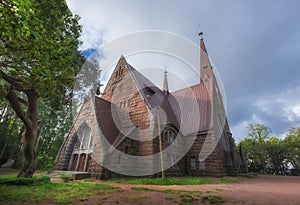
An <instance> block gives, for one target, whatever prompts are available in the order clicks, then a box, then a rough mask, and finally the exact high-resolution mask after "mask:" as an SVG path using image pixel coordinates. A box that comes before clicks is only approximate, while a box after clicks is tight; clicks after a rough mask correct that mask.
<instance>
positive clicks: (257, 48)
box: [67, 0, 300, 141]
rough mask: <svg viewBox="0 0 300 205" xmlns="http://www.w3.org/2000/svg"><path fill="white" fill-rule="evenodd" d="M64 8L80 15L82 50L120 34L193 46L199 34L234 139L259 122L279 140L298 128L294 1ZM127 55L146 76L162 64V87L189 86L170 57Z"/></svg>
mask: <svg viewBox="0 0 300 205" xmlns="http://www.w3.org/2000/svg"><path fill="white" fill-rule="evenodd" d="M67 3H68V5H69V8H70V9H71V11H72V12H73V13H74V14H78V15H79V16H80V17H81V20H80V24H81V25H82V26H83V32H82V36H81V41H82V45H80V49H81V50H82V51H84V50H89V49H97V48H99V47H101V46H105V45H108V44H109V45H111V44H112V43H110V42H112V41H114V42H116V39H117V40H118V39H122V37H123V36H124V35H130V34H132V33H135V32H138V33H139V32H144V31H161V32H166V33H169V34H171V36H173V34H175V35H178V36H180V37H182V39H184V40H187V42H190V43H191V44H193V45H194V46H196V48H197V46H198V45H199V36H198V33H199V32H200V31H202V32H203V33H204V41H205V45H206V49H207V51H208V55H209V56H210V59H211V60H212V62H213V64H214V65H215V67H216V70H217V71H218V75H219V76H220V78H221V79H222V83H223V87H224V90H225V94H226V102H227V103H226V108H227V109H226V110H227V117H228V121H229V124H230V128H231V132H232V133H233V137H234V138H235V140H236V141H240V140H241V139H243V138H244V137H246V136H247V132H248V130H247V125H248V124H249V123H263V124H265V125H267V126H268V127H270V128H271V129H272V133H271V135H275V136H277V137H281V138H282V137H284V136H285V135H286V134H287V133H288V131H289V128H291V127H299V126H300V79H299V78H300V66H299V65H300V40H299V37H300V18H299V8H300V1H297V0H290V1H286V0H276V1H274V0H273V1H271V0H252V1H243V0H226V1H217V0H189V1H183V0H181V1H180V0H165V1H159V0H152V1H147V0H127V1H121V0H109V1H108V0H106V1H104V0H85V1H78V0H67ZM150 39H151V38H150ZM175 43H176V41H175ZM146 46H147V45H143V46H142V47H146ZM192 50H193V49H192ZM197 52H199V51H197V49H196V51H195V52H194V50H193V53H197ZM118 55H119V54H118ZM134 56H135V58H132V59H130V58H129V59H128V61H129V63H130V64H132V65H133V66H134V67H135V68H136V69H137V70H139V67H141V65H144V68H148V71H149V68H150V70H151V67H159V68H163V67H165V66H167V69H168V72H169V73H170V75H171V76H170V77H171V79H169V82H170V81H171V83H170V84H172V82H173V84H172V85H170V87H172V86H175V85H174V81H172V73H173V74H174V73H175V74H177V76H178V75H181V76H185V78H184V82H188V83H190V84H193V83H194V81H195V78H194V77H193V75H194V74H193V73H192V72H185V71H186V70H188V69H187V68H185V66H186V65H184V63H182V61H181V62H176V61H178V59H175V60H174V58H172V57H166V58H165V59H163V58H161V55H158V54H157V53H149V54H148V55H140V54H137V55H134ZM154 62H155V63H154ZM151 63H152V64H151ZM100 64H101V62H100ZM146 65H147V66H146ZM180 68H181V69H180ZM146 70H147V69H146ZM158 75H159V74H157V75H156V74H153V73H151V72H150V73H149V72H148V74H147V72H146V76H147V77H149V78H151V77H152V78H151V80H152V81H154V82H155V81H157V82H159V81H162V77H158ZM103 78H104V80H105V76H104V77H103ZM155 83H156V82H155ZM158 84H159V83H158ZM175 84H176V83H175ZM171 89H172V88H171ZM173 89H175V88H173Z"/></svg>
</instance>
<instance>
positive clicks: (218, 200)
mask: <svg viewBox="0 0 300 205" xmlns="http://www.w3.org/2000/svg"><path fill="white" fill-rule="evenodd" d="M201 201H202V202H203V203H205V202H206V201H208V202H209V203H210V204H222V203H224V202H226V201H225V200H224V199H223V198H222V197H220V196H214V195H209V196H202V197H201Z"/></svg>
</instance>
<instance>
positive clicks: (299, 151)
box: [284, 127, 300, 173]
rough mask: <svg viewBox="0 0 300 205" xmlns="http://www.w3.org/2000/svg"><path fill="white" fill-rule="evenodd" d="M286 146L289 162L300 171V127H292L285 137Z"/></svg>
mask: <svg viewBox="0 0 300 205" xmlns="http://www.w3.org/2000/svg"><path fill="white" fill-rule="evenodd" d="M284 146H285V147H286V156H287V159H288V161H289V162H291V163H292V165H293V166H294V167H295V169H297V171H298V173H300V127H298V128H291V129H290V131H289V133H288V135H287V136H286V138H285V139H284Z"/></svg>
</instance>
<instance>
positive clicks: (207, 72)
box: [199, 32, 213, 83]
mask: <svg viewBox="0 0 300 205" xmlns="http://www.w3.org/2000/svg"><path fill="white" fill-rule="evenodd" d="M199 37H200V78H201V79H200V82H201V83H202V82H204V83H208V82H211V80H212V78H213V72H212V67H211V64H210V62H209V57H208V55H207V51H206V48H205V44H204V40H203V33H202V32H200V33H199Z"/></svg>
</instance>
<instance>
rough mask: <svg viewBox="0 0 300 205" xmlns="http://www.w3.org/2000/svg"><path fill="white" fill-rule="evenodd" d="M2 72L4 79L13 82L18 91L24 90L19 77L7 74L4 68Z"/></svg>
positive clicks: (0, 71)
mask: <svg viewBox="0 0 300 205" xmlns="http://www.w3.org/2000/svg"><path fill="white" fill-rule="evenodd" d="M0 74H1V77H2V78H3V80H5V81H6V82H8V83H9V84H11V85H12V86H13V87H14V88H15V89H16V90H18V91H22V90H23V88H22V86H21V85H20V83H18V82H17V81H18V79H15V78H13V77H11V76H8V75H6V73H4V72H3V71H2V70H0Z"/></svg>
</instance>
